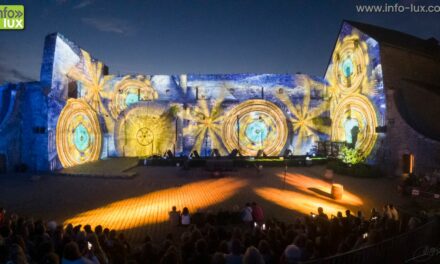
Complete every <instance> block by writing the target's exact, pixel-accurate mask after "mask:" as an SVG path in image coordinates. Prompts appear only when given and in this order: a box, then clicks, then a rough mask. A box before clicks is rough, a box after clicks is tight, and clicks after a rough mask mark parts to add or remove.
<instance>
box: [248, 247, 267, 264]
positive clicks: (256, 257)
mask: <svg viewBox="0 0 440 264" xmlns="http://www.w3.org/2000/svg"><path fill="white" fill-rule="evenodd" d="M243 264H265V263H264V259H263V256H261V254H260V251H258V249H257V248H256V247H254V246H250V247H248V248H247V249H246V252H245V253H244V255H243Z"/></svg>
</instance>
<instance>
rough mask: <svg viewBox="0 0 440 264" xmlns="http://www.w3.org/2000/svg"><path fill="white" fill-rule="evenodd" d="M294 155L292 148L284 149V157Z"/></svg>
mask: <svg viewBox="0 0 440 264" xmlns="http://www.w3.org/2000/svg"><path fill="white" fill-rule="evenodd" d="M291 155H292V151H291V150H290V149H286V150H284V154H283V157H284V158H288V157H290V156H291Z"/></svg>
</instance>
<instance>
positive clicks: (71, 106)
mask: <svg viewBox="0 0 440 264" xmlns="http://www.w3.org/2000/svg"><path fill="white" fill-rule="evenodd" d="M101 144H102V138H101V128H100V126H99V120H98V116H97V114H96V112H95V111H94V110H93V109H92V108H91V107H90V106H89V105H88V104H87V103H86V102H85V101H84V100H83V99H69V100H68V101H67V104H66V105H65V106H64V108H63V110H62V111H61V114H60V116H59V117H58V122H57V127H56V146H57V153H58V157H59V159H60V161H61V164H62V166H63V167H64V168H66V167H71V166H74V165H78V164H82V163H85V162H89V161H94V160H98V159H99V156H100V154H101Z"/></svg>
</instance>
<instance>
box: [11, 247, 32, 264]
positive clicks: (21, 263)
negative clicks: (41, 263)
mask: <svg viewBox="0 0 440 264" xmlns="http://www.w3.org/2000/svg"><path fill="white" fill-rule="evenodd" d="M10 252H11V261H12V263H17V264H27V263H28V262H27V259H26V254H25V253H24V250H23V249H22V248H21V247H20V246H19V245H18V244H12V246H11V251H10Z"/></svg>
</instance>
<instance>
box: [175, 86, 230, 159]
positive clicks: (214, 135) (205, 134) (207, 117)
mask: <svg viewBox="0 0 440 264" xmlns="http://www.w3.org/2000/svg"><path fill="white" fill-rule="evenodd" d="M222 91H223V90H222ZM223 99H224V91H223V92H221V94H220V96H219V97H217V98H216V100H215V101H214V103H213V106H212V107H211V108H210V107H209V105H208V100H199V101H198V103H197V105H196V106H195V107H194V108H193V109H190V108H187V109H186V111H183V115H182V118H183V119H184V120H189V121H190V124H189V125H188V126H187V127H185V128H184V129H183V134H184V135H185V136H187V135H194V139H195V142H194V145H193V147H192V150H191V151H194V150H196V151H197V152H199V153H200V151H201V150H202V146H203V144H206V145H207V142H208V138H209V139H210V140H211V145H210V147H211V148H212V149H218V151H219V152H220V154H221V155H225V154H227V151H226V149H225V147H224V146H223V143H222V140H221V130H222V122H223V119H224V112H223V108H222V102H223Z"/></svg>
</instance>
